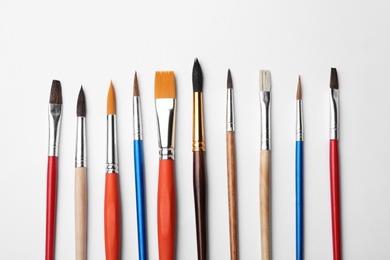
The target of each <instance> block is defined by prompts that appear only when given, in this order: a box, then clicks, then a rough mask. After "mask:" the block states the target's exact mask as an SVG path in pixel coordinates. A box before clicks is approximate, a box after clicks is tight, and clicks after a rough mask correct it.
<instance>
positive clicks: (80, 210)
mask: <svg viewBox="0 0 390 260" xmlns="http://www.w3.org/2000/svg"><path fill="white" fill-rule="evenodd" d="M74 195H75V224H76V260H85V259H87V168H84V167H80V168H76V170H75V194H74Z"/></svg>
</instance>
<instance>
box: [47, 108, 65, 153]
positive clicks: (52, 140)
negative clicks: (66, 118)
mask: <svg viewBox="0 0 390 260" xmlns="http://www.w3.org/2000/svg"><path fill="white" fill-rule="evenodd" d="M61 118H62V105H61V104H50V103H49V151H48V154H49V156H58V144H59V140H60V139H59V137H60V127H61Z"/></svg>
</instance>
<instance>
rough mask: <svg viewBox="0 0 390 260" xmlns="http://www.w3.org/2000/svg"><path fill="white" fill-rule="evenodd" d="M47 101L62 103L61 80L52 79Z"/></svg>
mask: <svg viewBox="0 0 390 260" xmlns="http://www.w3.org/2000/svg"><path fill="white" fill-rule="evenodd" d="M49 103H50V104H60V105H62V90H61V82H60V81H59V80H53V83H52V84H51V90H50V99H49Z"/></svg>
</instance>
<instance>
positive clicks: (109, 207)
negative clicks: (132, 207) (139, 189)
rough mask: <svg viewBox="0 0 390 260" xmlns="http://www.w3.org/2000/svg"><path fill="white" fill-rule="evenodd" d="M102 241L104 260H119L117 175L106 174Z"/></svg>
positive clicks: (119, 232)
mask: <svg viewBox="0 0 390 260" xmlns="http://www.w3.org/2000/svg"><path fill="white" fill-rule="evenodd" d="M104 239H105V247H106V260H119V259H120V243H121V209H120V199H119V180H118V174H116V173H107V174H106V190H105V197H104Z"/></svg>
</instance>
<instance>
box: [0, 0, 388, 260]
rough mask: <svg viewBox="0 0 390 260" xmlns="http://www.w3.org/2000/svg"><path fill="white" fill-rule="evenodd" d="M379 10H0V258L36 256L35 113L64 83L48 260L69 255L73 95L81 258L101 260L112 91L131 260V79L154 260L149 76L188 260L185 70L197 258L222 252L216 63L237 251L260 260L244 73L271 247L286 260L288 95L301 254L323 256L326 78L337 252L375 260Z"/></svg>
mask: <svg viewBox="0 0 390 260" xmlns="http://www.w3.org/2000/svg"><path fill="white" fill-rule="evenodd" d="M389 15H390V2H388V1H352V0H350V1H339V0H338V1H335V0H329V1H311V0H305V1H232V0H230V1H203V0H198V1H187V2H184V1H170V0H168V1H15V0H14V1H6V0H2V1H1V2H0V85H1V94H0V111H1V112H0V114H1V127H0V129H1V130H0V133H1V134H0V158H1V159H0V160H1V161H0V162H1V166H2V171H1V172H2V173H1V179H0V252H1V253H0V254H1V256H0V258H1V259H43V258H44V248H45V211H46V167H47V141H48V122H47V104H48V101H49V92H50V86H51V81H52V79H58V80H60V81H61V83H62V89H63V100H64V107H63V109H64V110H63V121H62V129H61V137H60V140H61V142H60V159H59V160H60V166H59V178H58V200H57V202H58V208H57V237H56V259H73V258H74V251H75V245H74V244H75V242H74V236H75V234H74V197H73V193H74V150H75V131H76V100H77V95H78V92H79V88H80V85H81V84H82V85H83V86H84V90H85V94H86V100H87V127H88V129H87V133H88V156H89V158H88V159H89V161H88V167H89V168H88V204H89V207H88V258H89V259H104V254H105V253H104V230H103V205H104V199H103V198H104V181H105V153H106V152H105V146H106V115H105V114H106V95H107V91H108V86H109V82H110V80H112V81H113V84H114V86H115V89H116V94H117V112H118V113H117V115H118V126H119V128H118V135H119V153H120V154H119V157H120V158H119V159H120V187H121V203H122V212H123V214H122V215H123V220H122V224H123V228H122V231H123V235H122V258H123V259H137V257H138V249H137V231H136V212H135V209H136V208H135V187H134V171H133V150H132V148H133V147H132V102H131V100H132V82H133V74H134V71H135V70H137V72H138V76H139V85H140V94H141V97H142V109H143V127H144V149H145V160H146V161H145V164H146V172H145V178H146V190H147V194H146V197H147V225H148V246H149V256H150V259H158V254H157V252H158V250H157V249H158V244H157V225H156V224H157V220H156V197H157V177H158V147H157V129H156V117H155V111H154V97H153V90H154V73H155V71H156V70H173V71H175V75H176V86H177V97H178V98H177V102H178V103H177V121H176V123H177V124H176V187H177V208H178V212H177V259H186V260H187V259H197V257H196V240H195V236H196V234H195V217H194V202H193V189H192V151H191V145H192V81H191V73H192V65H193V60H194V58H195V57H197V58H199V61H200V64H201V66H202V69H203V75H204V108H205V125H206V145H207V171H208V173H207V174H208V176H207V182H208V220H209V222H208V232H209V233H208V238H209V242H208V243H209V256H210V259H229V258H230V254H229V228H228V227H229V226H228V201H227V175H226V155H225V153H226V152H225V99H226V74H227V69H228V68H230V69H231V71H232V76H233V82H234V90H235V101H236V110H235V111H236V119H237V121H236V129H237V131H236V141H237V143H236V147H237V164H238V169H237V175H238V177H237V178H238V183H237V185H238V216H239V250H240V258H241V259H260V223H259V222H260V221H259V159H260V151H259V147H260V144H259V139H260V138H259V135H260V107H259V97H258V91H259V90H258V89H259V84H258V72H259V69H269V70H270V71H271V75H272V84H273V85H272V94H273V96H272V102H273V104H272V134H273V136H272V138H273V140H272V141H273V142H272V145H273V147H272V158H273V159H272V236H273V238H272V244H273V245H272V250H273V256H274V258H273V259H275V260H277V259H280V260H286V259H294V258H295V161H294V159H295V93H296V85H297V78H298V75H299V74H300V75H301V78H302V87H303V99H304V119H305V188H304V189H305V222H304V223H305V255H306V259H316V260H321V259H332V242H331V215H330V192H329V190H330V188H329V169H328V164H329V158H328V157H329V156H328V153H329V148H328V147H329V144H328V143H329V140H328V139H329V134H328V128H329V101H328V91H329V77H330V68H331V67H336V68H337V69H338V73H339V83H340V105H341V139H340V160H341V170H340V174H341V176H340V182H341V209H342V237H343V238H342V243H343V244H342V246H343V255H344V259H351V260H359V259H390V247H389V243H390V215H389V214H390V203H389V197H390V189H389V182H390V175H389V174H390V173H389V170H388V169H389V168H390V160H389V156H390V138H389V134H390V120H389V113H390V112H389V111H390V102H389V95H390V92H389V86H388V84H389V70H390V53H389V49H390V47H389V46H390V36H389V35H390V33H389V32H390V18H389V17H390V16H389Z"/></svg>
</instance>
